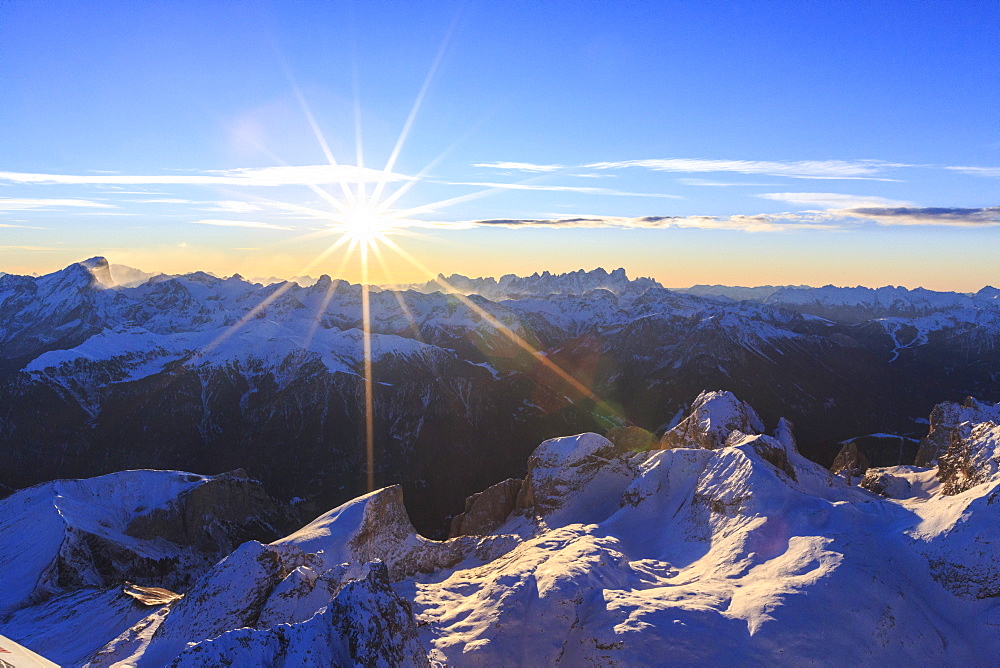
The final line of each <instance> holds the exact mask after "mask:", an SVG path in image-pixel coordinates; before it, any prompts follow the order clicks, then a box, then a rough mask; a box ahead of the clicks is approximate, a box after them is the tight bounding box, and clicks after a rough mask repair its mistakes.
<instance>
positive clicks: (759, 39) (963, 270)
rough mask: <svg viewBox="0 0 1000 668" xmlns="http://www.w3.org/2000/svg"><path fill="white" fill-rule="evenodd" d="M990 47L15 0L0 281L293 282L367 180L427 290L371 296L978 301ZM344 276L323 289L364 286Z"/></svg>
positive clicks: (2, 93) (715, 28)
mask: <svg viewBox="0 0 1000 668" xmlns="http://www.w3.org/2000/svg"><path fill="white" fill-rule="evenodd" d="M998 45H1000V3H997V2H993V1H989V2H987V1H982V2H977V1H964V2H962V1H956V2H947V3H945V2H912V1H908V2H877V3H855V2H830V3H818V2H816V3H802V2H712V1H707V2H648V3H641V2H628V3H624V2H622V3H615V2H611V3H609V2H589V1H584V2H581V1H575V2H545V3H496V2H472V1H470V2H434V3H430V2H426V3H425V2H413V3H402V2H364V3H362V2H356V3H341V2H306V1H303V2H294V3H289V2H246V3H240V2H179V1H178V2H168V3H154V2H132V3H122V2H105V1H103V0H95V1H93V2H82V1H76V2H73V1H61V2H56V1H52V2H27V1H17V0H13V1H11V0H8V1H7V2H0V271H7V272H12V273H45V272H48V271H53V270H55V269H58V268H61V267H63V266H65V265H67V264H69V263H71V262H73V261H76V260H81V259H84V258H86V257H90V256H93V255H104V256H106V257H108V258H109V260H110V261H112V262H113V263H120V264H128V265H131V266H135V267H138V268H140V269H143V270H146V271H165V272H168V273H178V272H186V271H194V270H199V269H200V270H207V271H213V272H215V273H217V274H231V273H235V272H239V273H241V274H243V275H245V276H255V277H267V276H282V277H291V276H294V275H297V274H299V273H302V272H301V270H302V269H303V268H304V267H305V266H306V265H308V264H309V263H310V262H312V261H313V260H314V258H316V256H317V254H318V253H319V252H320V251H322V250H323V249H324V248H326V247H327V246H329V244H330V243H331V242H332V241H333V240H334V239H335V238H336V237H331V236H321V235H318V234H317V232H318V231H319V232H321V231H323V230H328V229H329V227H330V222H329V221H328V220H325V219H324V217H323V215H322V214H323V212H324V211H329V210H332V209H331V205H330V204H329V202H327V201H326V200H325V199H324V198H323V197H320V196H319V195H318V194H317V192H316V189H317V188H319V189H322V190H324V191H326V192H328V193H331V194H332V195H333V196H335V197H338V198H341V199H343V197H344V196H343V195H342V192H341V190H340V186H339V185H338V183H339V180H341V179H348V181H349V182H350V183H351V184H353V183H355V182H357V181H365V182H366V183H367V185H366V186H365V187H366V192H368V193H369V194H370V193H371V191H372V189H374V188H375V185H374V183H375V180H376V179H378V178H383V179H389V180H388V181H387V182H386V184H385V187H384V191H383V198H384V197H385V196H388V195H390V194H391V193H392V192H394V191H395V190H396V189H398V188H400V187H405V188H406V191H405V194H403V195H402V196H401V197H400V198H399V199H398V201H396V202H395V203H394V204H393V206H394V208H396V209H399V210H410V211H411V213H410V214H409V215H407V216H406V220H407V222H406V223H405V225H402V226H401V229H400V230H399V234H397V235H395V236H394V237H393V239H394V241H395V242H396V243H398V244H399V245H400V246H402V247H403V248H405V249H406V250H408V251H409V253H411V254H412V255H413V256H414V257H416V258H417V259H418V260H419V263H420V265H421V266H422V267H423V268H418V267H417V266H415V265H413V264H410V263H408V262H405V261H403V260H402V259H400V258H395V259H393V260H391V261H390V267H391V275H385V274H384V272H382V271H381V270H380V269H379V268H378V267H377V266H375V267H374V274H373V277H372V280H373V282H410V281H421V280H425V279H426V278H428V276H427V271H433V272H442V273H445V274H451V273H462V274H466V275H469V276H489V275H494V276H499V275H502V274H505V273H518V274H530V273H532V272H534V271H543V270H549V271H553V272H563V271H570V270H574V269H578V268H586V269H591V268H593V267H597V266H603V267H605V268H607V269H609V270H610V269H613V268H615V267H619V266H621V267H624V268H625V269H626V270H627V271H628V272H629V274H630V275H632V276H639V275H642V276H652V277H654V278H656V279H658V280H660V281H661V282H662V283H664V284H665V285H668V286H675V287H681V286H688V285H692V284H696V283H724V284H730V285H763V284H811V285H824V284H828V283H833V284H836V285H859V284H863V285H870V286H879V285H886V284H892V285H905V286H908V287H917V286H924V287H928V288H932V289H940V290H962V291H971V290H975V289H978V288H979V287H982V286H983V285H986V284H994V285H997V284H1000V262H998V261H997V252H996V251H997V248H998V242H1000V48H998ZM359 129H360V132H359ZM358 137H360V138H361V140H362V142H361V147H360V151H359V146H358ZM324 142H325V143H326V145H327V146H328V148H329V154H327V152H326V151H325V150H324ZM397 148H398V150H396V151H394V149H397ZM394 153H395V159H392V157H393V154H394ZM331 157H333V158H334V159H335V160H336V162H337V163H338V166H336V167H331V165H330V158H331ZM390 160H391V163H390ZM387 163H390V167H391V168H390V169H389V170H388V172H387V173H384V172H382V170H383V169H384V168H386V166H387ZM350 187H354V186H353V185H352V186H350ZM465 196H468V197H465ZM442 201H443V202H446V204H447V205H444V206H439V207H437V208H435V207H433V206H429V205H432V204H435V203H439V202H442ZM341 255H342V254H341V253H339V252H338V253H333V254H331V255H330V256H329V257H327V258H325V259H324V260H323V261H322V262H320V263H319V264H317V265H316V266H315V267H313V268H311V270H310V271H309V273H310V274H312V275H314V276H315V275H318V274H320V273H330V274H337V275H339V276H341V277H344V278H348V279H350V280H358V277H359V273H358V271H359V269H358V263H357V261H356V260H352V261H350V262H348V263H347V264H342V261H341ZM390 255H391V254H390Z"/></svg>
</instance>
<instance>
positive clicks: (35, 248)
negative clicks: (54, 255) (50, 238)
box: [0, 246, 66, 251]
mask: <svg viewBox="0 0 1000 668" xmlns="http://www.w3.org/2000/svg"><path fill="white" fill-rule="evenodd" d="M64 250H66V249H65V248H49V247H48V246H0V251H64Z"/></svg>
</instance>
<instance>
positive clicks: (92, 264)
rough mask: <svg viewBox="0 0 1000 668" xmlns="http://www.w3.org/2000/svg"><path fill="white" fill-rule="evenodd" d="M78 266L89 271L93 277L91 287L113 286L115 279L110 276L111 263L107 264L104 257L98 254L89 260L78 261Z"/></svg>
mask: <svg viewBox="0 0 1000 668" xmlns="http://www.w3.org/2000/svg"><path fill="white" fill-rule="evenodd" d="M79 266H81V267H83V268H84V269H85V270H86V271H87V272H89V273H90V275H91V277H92V278H93V284H92V285H93V287H99V288H111V287H114V285H115V279H114V278H112V277H111V265H110V264H108V261H107V260H106V259H105V258H103V257H100V256H97V257H92V258H90V259H89V260H84V261H83V262H80V263H79Z"/></svg>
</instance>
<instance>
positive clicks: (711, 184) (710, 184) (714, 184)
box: [677, 178, 787, 188]
mask: <svg viewBox="0 0 1000 668" xmlns="http://www.w3.org/2000/svg"><path fill="white" fill-rule="evenodd" d="M677 182H678V183H680V184H683V185H685V186H703V187H706V188H734V187H743V186H751V187H757V188H774V187H777V186H782V185H787V184H783V183H738V182H733V181H709V180H708V179H695V178H683V179H677Z"/></svg>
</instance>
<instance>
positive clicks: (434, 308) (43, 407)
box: [0, 258, 1000, 538]
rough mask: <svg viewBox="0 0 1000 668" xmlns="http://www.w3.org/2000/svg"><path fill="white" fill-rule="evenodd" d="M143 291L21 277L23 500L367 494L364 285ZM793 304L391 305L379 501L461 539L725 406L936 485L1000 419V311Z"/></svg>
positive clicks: (193, 280) (13, 373)
mask: <svg viewBox="0 0 1000 668" xmlns="http://www.w3.org/2000/svg"><path fill="white" fill-rule="evenodd" d="M117 267H118V265H110V264H109V263H108V262H107V260H105V259H104V258H92V259H90V260H87V261H84V262H81V263H76V264H73V265H70V266H69V267H67V268H65V269H63V270H61V271H58V272H54V273H52V274H49V275H46V276H40V277H30V276H17V275H4V276H0V439H2V442H3V444H4V447H3V448H2V450H0V485H2V487H0V491H2V490H7V493H9V492H11V491H13V490H16V489H20V488H24V487H28V486H31V485H34V484H38V483H42V482H46V481H48V480H51V479H53V478H82V477H91V476H97V475H103V474H109V473H113V472H116V471H120V470H123V469H170V470H176V469H181V470H193V471H197V472H198V473H199V474H219V473H223V472H226V471H230V470H234V469H239V468H243V469H246V471H247V472H248V473H247V475H249V476H250V477H252V478H253V479H256V480H260V482H261V483H262V484H263V487H264V489H265V490H266V491H267V492H268V493H269V494H271V495H274V496H275V497H277V498H280V499H286V500H287V499H291V498H295V499H297V502H296V508H297V512H300V513H302V514H303V515H304V516H308V515H309V514H315V513H318V512H321V511H322V510H324V509H326V508H329V507H331V506H334V505H337V504H339V503H342V502H344V501H347V500H349V499H351V498H353V497H355V496H357V495H358V494H360V493H362V492H364V491H365V486H364V478H365V473H364V469H365V454H364V452H365V432H364V418H363V410H364V401H363V396H364V392H363V385H364V378H363V373H364V360H363V343H362V338H363V336H362V305H361V301H362V289H361V287H360V286H358V285H354V284H350V283H347V282H345V281H342V280H335V279H332V278H330V277H328V276H322V277H320V278H319V279H318V280H317V281H316V282H315V284H313V285H309V286H300V285H298V284H297V283H292V282H283V283H276V284H270V285H263V284H259V283H253V282H250V281H248V280H245V279H243V278H242V277H240V276H238V275H236V276H231V277H229V278H220V277H215V276H212V275H210V274H207V273H202V272H196V273H191V274H186V275H180V276H166V275H156V276H148V278H146V280H145V281H142V279H143V278H144V277H143V276H142V275H139V274H135V273H128V272H124V273H123V270H121V269H118V268H117ZM116 274H117V275H120V276H123V277H124V276H128V277H130V280H131V279H134V281H132V282H133V283H134V282H139V284H137V285H132V286H131V287H129V286H127V285H122V284H121V280H120V279H118V278H116ZM140 281H142V282H140ZM442 283H445V284H450V285H452V286H454V292H457V293H459V294H458V295H456V294H452V293H451V292H449V291H446V290H444V289H442ZM768 290H770V289H768ZM768 290H765V291H761V292H759V293H755V294H754V297H755V298H754V299H744V300H736V299H734V298H733V296H731V295H726V294H709V293H707V292H704V291H703V294H701V295H698V294H683V293H681V292H677V291H671V290H667V289H665V288H663V287H662V286H660V285H659V284H658V283H656V282H655V281H653V280H652V279H634V280H630V279H629V278H628V277H627V276H626V275H625V272H624V271H623V270H616V271H613V272H610V273H609V272H606V271H604V270H600V269H598V270H594V271H590V272H584V271H579V272H572V273H570V274H563V275H552V274H548V273H543V274H536V275H533V276H529V277H515V276H504V277H502V278H501V279H499V280H495V279H468V278H465V277H461V276H451V277H446V278H445V277H441V282H438V281H433V282H432V283H431V284H427V285H424V286H420V290H415V289H413V290H402V291H398V292H397V291H392V290H376V291H372V294H371V300H372V301H371V314H372V315H371V331H372V364H373V372H374V380H375V384H374V404H373V406H374V435H375V465H376V468H375V479H376V483H377V486H385V485H390V484H399V485H401V487H402V490H403V491H404V493H405V498H406V499H407V504H408V511H409V514H410V516H411V518H412V520H413V522H414V524H415V526H416V527H417V528H418V529H419V530H420V531H421V532H423V533H424V534H425V535H428V536H431V537H436V538H443V537H445V536H447V533H448V530H449V526H450V525H451V523H452V521H453V518H454V517H455V516H456V515H458V514H459V513H461V512H462V511H463V508H464V503H465V498H466V497H468V496H470V495H472V494H474V493H476V492H478V491H480V490H482V489H484V488H487V487H489V486H490V485H493V484H495V483H498V482H501V481H503V480H505V479H508V478H521V477H523V476H524V475H525V470H526V469H525V466H526V462H527V460H528V457H529V455H530V454H531V451H532V449H533V447H534V444H537V443H538V442H540V441H543V440H545V439H548V438H552V437H556V436H559V435H562V434H568V433H579V432H585V431H591V432H597V433H607V432H608V431H609V430H611V429H628V428H634V429H637V430H639V431H641V432H642V433H644V434H646V435H647V437H648V438H649V439H653V440H659V439H660V438H661V437H662V435H663V434H664V433H665V432H666V431H668V430H669V429H670V428H672V427H673V426H675V425H676V423H677V422H678V421H679V420H680V417H681V416H683V414H684V413H685V411H687V410H688V409H689V408H690V401H691V397H694V396H696V395H697V394H698V393H699V392H700V391H701V390H702V389H703V388H705V387H721V388H727V389H729V390H731V391H733V392H736V393H737V394H738V395H739V396H740V397H742V398H745V399H746V400H747V401H748V402H750V403H751V404H752V405H753V406H754V407H755V408H756V409H757V410H758V411H759V414H760V416H761V417H762V418H763V419H764V420H765V421H766V422H768V423H775V422H776V421H777V419H778V418H779V417H781V416H785V417H788V418H789V419H790V420H791V421H792V422H793V423H794V424H795V437H796V440H797V442H798V449H799V451H800V452H801V453H802V454H803V455H804V456H805V457H806V458H808V459H811V460H812V461H815V462H818V463H819V464H821V465H823V466H830V465H832V464H833V463H834V460H835V459H836V458H837V456H838V454H840V453H841V451H844V450H845V449H847V450H851V448H853V450H851V451H852V452H854V451H856V452H858V453H860V454H861V455H863V456H864V457H865V460H866V461H867V462H868V464H870V465H874V466H880V465H890V464H891V465H900V464H912V463H913V462H914V461H915V459H916V456H917V450H918V448H919V441H920V439H921V437H922V436H923V432H925V431H926V424H927V420H928V416H929V414H930V411H931V409H932V408H933V407H934V406H935V405H936V404H937V403H938V402H939V401H941V400H949V401H962V400H963V399H964V398H965V397H966V396H970V395H972V396H977V397H979V398H980V399H981V400H983V401H986V402H995V401H997V400H1000V393H998V385H997V378H996V371H995V370H996V369H997V368H1000V349H998V343H1000V303H998V301H997V294H1000V291H997V290H996V289H994V288H989V287H987V288H983V290H981V291H979V292H978V293H975V294H973V295H968V294H962V293H947V292H933V291H929V290H923V289H916V290H907V289H904V288H893V287H886V288H878V289H869V288H835V287H832V286H827V287H824V288H802V287H783V288H776V289H774V290H773V291H768ZM484 293H485V294H484ZM463 294H468V295H470V296H468V297H461V298H460V296H461V295H463ZM733 294H735V295H736V296H740V295H739V294H737V293H733ZM744 296H745V295H744ZM463 299H464V300H466V301H463ZM467 300H471V301H472V303H473V304H474V305H475V306H476V307H477V308H478V309H479V312H476V310H472V309H470V308H469V306H468V303H469V302H468V301H467ZM496 323H502V325H503V327H504V328H506V329H508V330H509V331H510V332H513V333H515V334H516V335H517V337H518V338H519V339H521V340H522V341H524V342H527V343H528V344H530V347H531V348H533V349H534V350H535V351H537V352H534V353H532V352H528V351H526V350H525V349H524V348H523V347H521V346H518V345H516V344H515V343H514V342H513V341H512V339H511V338H510V336H508V335H507V334H506V333H505V332H504V331H503V330H502V329H501V328H498V327H497V326H495V324H496ZM542 358H544V359H545V360H546V361H547V362H550V363H552V364H555V365H557V366H558V367H559V368H561V369H564V370H565V372H567V373H568V374H571V375H572V377H573V378H574V379H575V381H576V382H575V383H567V382H566V380H565V378H564V377H561V376H560V375H559V374H556V373H553V372H552V371H551V366H549V365H547V364H544V363H542V361H541V360H542ZM580 386H584V387H586V388H587V389H588V390H589V391H588V392H587V393H583V392H581V391H580Z"/></svg>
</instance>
